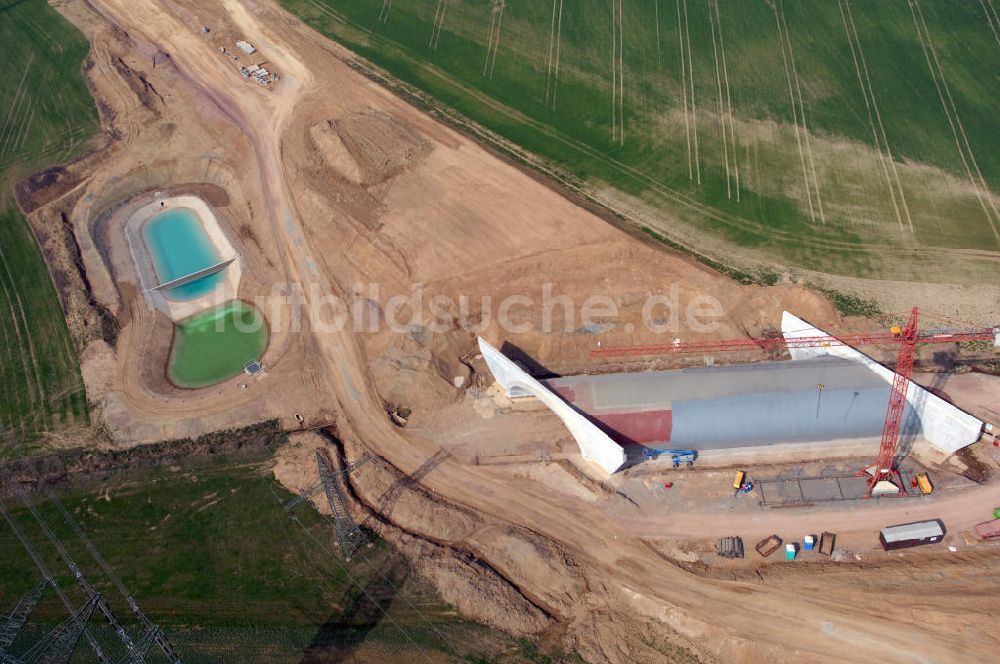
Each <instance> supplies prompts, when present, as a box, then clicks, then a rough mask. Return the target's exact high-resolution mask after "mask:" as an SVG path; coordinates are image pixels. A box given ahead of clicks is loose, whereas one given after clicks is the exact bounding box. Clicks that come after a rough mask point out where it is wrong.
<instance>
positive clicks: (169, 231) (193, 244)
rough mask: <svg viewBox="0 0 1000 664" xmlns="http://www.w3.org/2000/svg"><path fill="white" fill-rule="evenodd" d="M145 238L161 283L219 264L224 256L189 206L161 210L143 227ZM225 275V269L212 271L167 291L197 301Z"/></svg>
mask: <svg viewBox="0 0 1000 664" xmlns="http://www.w3.org/2000/svg"><path fill="white" fill-rule="evenodd" d="M142 237H143V240H144V241H145V243H146V247H147V248H148V249H149V253H150V255H151V256H152V258H153V265H154V267H155V269H156V276H157V278H158V279H159V283H161V284H162V283H166V282H168V281H173V280H174V279H180V278H181V277H186V276H188V275H189V274H193V273H195V272H197V271H199V270H204V269H205V268H208V267H212V266H213V265H217V264H218V263H220V262H221V261H222V260H223V259H222V257H221V256H219V253H218V252H217V251H216V249H215V246H214V245H213V244H212V241H211V239H209V237H208V234H207V233H206V232H205V229H204V227H203V226H202V224H201V220H200V219H198V215H197V214H195V212H194V211H193V210H190V209H188V208H182V207H179V208H172V209H170V210H165V211H163V212H160V213H159V214H157V215H156V216H154V217H153V218H152V219H150V220H149V221H148V222H146V224H145V226H144V227H143V229H142ZM224 276H225V270H221V271H219V272H216V273H215V274H210V275H207V276H204V277H201V278H200V279H196V280H195V281H192V282H189V283H186V284H184V285H182V286H175V287H174V288H170V289H168V290H167V291H166V292H165V295H166V296H167V297H169V298H170V299H171V300H180V301H184V300H193V299H195V298H198V297H201V296H202V295H206V294H208V293H211V292H212V289H214V288H215V287H216V286H217V285H218V284H219V283H221V282H222V280H223V279H224Z"/></svg>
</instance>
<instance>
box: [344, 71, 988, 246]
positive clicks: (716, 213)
mask: <svg viewBox="0 0 1000 664" xmlns="http://www.w3.org/2000/svg"><path fill="white" fill-rule="evenodd" d="M353 61H354V62H355V63H356V66H357V67H358V68H359V69H360V70H361V71H363V72H365V73H366V75H368V76H369V77H371V78H374V79H376V80H380V81H384V82H386V83H391V85H392V86H393V87H394V88H395V89H397V90H399V91H401V92H403V91H405V93H406V94H407V95H409V96H411V97H412V98H413V99H418V100H420V102H421V103H423V104H427V105H429V106H431V107H433V108H436V109H438V110H439V111H441V112H442V113H445V114H446V117H448V119H449V121H450V122H452V123H454V124H455V125H456V126H460V127H462V128H464V129H466V130H467V131H469V132H471V133H472V134H474V135H475V136H477V137H478V138H479V139H480V140H483V141H484V142H485V143H487V144H488V145H491V146H493V147H494V148H496V149H498V150H500V151H501V152H503V153H506V154H510V155H511V156H513V157H515V158H517V159H518V160H519V161H523V162H524V163H526V164H528V165H529V166H530V167H531V168H533V169H536V170H538V171H540V172H542V173H544V174H545V175H546V176H548V177H551V178H552V179H553V180H554V181H555V182H557V183H558V184H559V185H560V186H563V187H566V189H568V190H570V191H572V192H574V193H577V194H579V195H581V196H583V197H584V198H586V199H587V200H589V201H591V202H593V203H595V204H597V205H598V206H600V207H602V208H605V209H608V210H610V211H611V212H613V213H614V214H615V215H618V216H620V217H622V218H624V219H626V220H628V221H629V222H630V223H633V224H635V225H636V226H638V227H643V224H642V221H641V220H639V219H637V218H635V217H633V216H631V215H630V214H629V213H627V212H626V211H624V210H622V209H620V208H618V207H616V206H615V204H614V203H612V202H609V201H607V200H605V199H602V198H599V197H597V196H595V194H594V192H593V190H591V189H590V188H589V187H588V186H587V185H586V183H581V182H580V181H578V180H577V179H575V178H572V177H568V176H566V175H565V174H564V173H562V172H561V171H559V170H556V169H553V168H552V167H550V166H549V165H548V164H547V163H546V162H545V161H544V160H541V159H538V158H537V157H535V156H534V155H531V154H529V153H527V152H525V151H523V150H520V149H518V148H517V147H516V146H514V145H512V144H511V143H510V142H509V141H506V140H505V139H503V138H501V137H500V136H498V135H497V134H495V133H494V132H492V131H490V130H488V129H486V128H484V127H482V126H481V125H479V124H478V123H475V122H473V121H470V120H468V119H466V118H464V117H463V116H460V115H459V114H458V113H455V112H452V111H450V108H449V107H447V106H444V105H440V104H436V103H435V102H434V101H433V100H431V99H430V98H428V97H427V96H426V95H424V94H423V93H421V92H419V91H417V90H416V89H415V88H412V87H411V86H409V85H407V84H403V83H401V82H399V81H396V80H394V79H391V78H389V77H387V75H386V74H385V73H383V72H382V71H381V70H380V69H379V68H378V67H375V66H374V65H372V64H370V63H368V62H366V61H364V60H363V59H361V58H360V57H357V56H355V57H354V60H353ZM425 68H426V69H427V70H428V71H430V72H432V73H434V74H435V75H436V76H438V77H440V78H441V79H442V80H445V81H447V82H448V83H449V84H450V85H453V86H455V87H457V88H461V89H462V90H463V91H464V92H465V93H466V94H468V95H469V96H470V97H473V98H475V99H476V100H477V101H479V102H480V103H482V104H483V105H484V106H487V107H489V108H490V109H492V110H494V111H496V112H498V113H501V114H503V115H504V116H506V117H508V118H509V119H511V120H516V121H517V122H520V123H523V124H525V125H527V126H530V127H531V128H532V129H534V130H536V131H538V132H539V133H541V134H544V135H545V136H547V137H549V138H551V139H552V140H554V141H556V142H558V143H560V144H562V145H564V146H566V147H570V148H573V149H574V150H576V151H578V152H580V153H581V154H583V155H585V156H587V157H588V158H591V159H594V160H596V161H600V162H602V163H604V164H605V165H606V166H608V167H609V168H611V169H613V170H615V171H617V172H618V173H619V174H620V175H623V176H626V177H628V178H631V179H633V180H634V181H635V182H637V183H640V184H642V185H644V186H646V187H648V188H649V190H650V191H652V192H653V193H655V194H657V195H659V196H662V197H663V198H664V199H665V200H667V201H669V202H670V203H673V204H676V205H678V206H679V207H681V208H684V209H687V210H689V211H691V212H695V213H698V214H702V215H704V216H705V217H706V218H707V219H710V220H712V221H717V222H719V223H722V224H725V225H726V226H728V227H730V228H733V229H738V230H741V231H746V232H753V233H759V234H765V235H766V236H768V237H769V238H772V239H775V240H781V241H790V242H794V243H796V244H797V245H800V246H802V247H804V248H809V249H814V250H817V251H827V250H837V251H842V252H848V253H860V254H862V255H866V254H867V253H868V252H869V248H868V247H866V246H865V245H859V244H857V243H851V242H847V241H843V240H833V239H829V238H815V237H803V236H801V235H798V234H794V233H791V232H788V231H783V230H781V229H776V228H773V227H770V226H766V225H765V224H762V223H759V222H755V221H752V220H749V219H747V218H745V217H738V216H736V215H733V214H729V213H726V212H724V211H721V210H718V209H717V208H713V207H709V206H707V205H705V204H703V203H701V202H700V201H698V200H696V199H694V198H692V197H691V196H689V195H687V194H685V193H683V192H680V191H678V190H676V189H673V188H671V187H669V186H667V185H666V184H664V183H662V182H660V181H659V180H656V179H655V178H653V177H652V176H650V175H648V174H646V173H643V172H642V171H640V170H638V169H637V168H634V167H632V166H629V165H628V164H625V163H624V162H622V161H620V160H617V159H614V158H613V157H609V156H607V155H605V154H603V153H601V152H599V151H597V149H596V148H593V147H591V146H589V145H587V144H586V143H583V142H581V141H579V140H577V139H574V138H572V137H569V136H566V135H565V134H563V133H561V132H559V131H558V130H557V129H555V128H553V127H552V126H550V125H548V124H546V123H543V122H541V121H539V120H535V119H534V118H532V117H530V116H527V115H524V114H523V113H521V112H519V111H516V110H514V109H512V108H510V107H509V106H507V105H505V104H503V103H501V102H499V101H497V100H495V99H493V98H492V97H489V96H487V95H486V94H485V93H481V92H479V91H478V90H476V89H475V88H472V87H469V86H467V85H465V84H464V83H462V82H461V81H459V80H457V79H455V78H453V77H452V76H451V75H449V74H448V73H446V72H444V71H443V70H441V69H440V68H438V67H435V66H433V65H426V67H425ZM655 230H660V229H655ZM670 239H671V240H672V241H675V242H677V243H678V244H680V245H681V246H684V247H685V248H686V249H687V250H689V251H691V252H692V253H694V254H695V255H699V256H700V255H703V254H701V253H700V252H698V251H697V250H696V248H695V247H693V246H690V245H689V244H688V243H687V242H686V241H685V240H684V238H683V237H672V238H670ZM879 252H880V254H883V255H893V256H899V257H908V258H912V259H919V258H921V257H925V258H928V259H929V258H934V257H940V256H942V255H948V256H952V257H953V258H955V259H956V260H963V259H970V258H975V259H980V260H987V261H990V262H993V263H998V264H1000V253H998V252H996V251H991V250H984V249H954V248H949V247H926V246H925V247H920V246H907V247H901V246H892V245H888V246H880V247H879ZM706 257H708V256H706Z"/></svg>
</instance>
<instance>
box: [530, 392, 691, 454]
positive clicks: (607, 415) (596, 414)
mask: <svg viewBox="0 0 1000 664" xmlns="http://www.w3.org/2000/svg"><path fill="white" fill-rule="evenodd" d="M549 387H550V388H551V389H552V391H553V392H555V393H556V394H558V395H559V398H561V399H562V400H563V401H565V402H566V403H568V404H570V405H572V406H573V407H575V408H576V409H577V410H579V411H580V412H582V413H583V415H584V416H585V417H587V419H589V420H590V421H591V422H593V423H594V424H596V425H597V426H598V427H599V428H600V429H601V430H602V431H604V433H606V434H608V436H610V437H611V439H612V440H614V441H615V442H616V443H619V444H623V445H625V444H628V443H665V442H667V441H669V440H670V431H671V428H672V425H673V412H672V411H671V410H670V409H669V408H663V407H662V406H661V407H659V408H649V409H644V410H637V409H633V410H621V409H616V410H602V409H600V408H598V407H596V406H595V403H594V399H593V389H592V386H591V385H590V384H589V383H584V384H582V385H576V386H572V385H555V384H551V383H550V384H549Z"/></svg>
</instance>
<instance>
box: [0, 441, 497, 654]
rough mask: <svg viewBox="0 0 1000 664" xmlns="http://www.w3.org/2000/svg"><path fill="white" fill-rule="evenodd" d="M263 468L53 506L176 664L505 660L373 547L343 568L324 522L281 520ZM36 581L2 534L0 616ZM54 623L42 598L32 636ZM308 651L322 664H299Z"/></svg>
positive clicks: (98, 626) (75, 546)
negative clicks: (72, 521) (350, 658)
mask: <svg viewBox="0 0 1000 664" xmlns="http://www.w3.org/2000/svg"><path fill="white" fill-rule="evenodd" d="M270 463H271V461H270V458H269V457H268V456H267V455H265V454H261V453H259V452H258V453H254V455H253V456H250V457H248V456H247V455H241V457H230V458H221V459H217V460H215V461H202V462H199V463H198V464H196V465H192V464H188V465H185V466H184V467H183V468H177V467H174V468H173V469H171V470H168V469H157V470H143V471H128V472H120V473H118V474H116V475H114V476H112V477H108V478H102V479H101V480H100V482H99V483H98V482H95V486H93V487H90V488H87V487H78V488H76V489H70V490H64V491H62V492H61V498H60V499H61V501H62V503H63V504H64V505H65V507H66V509H67V510H68V511H70V512H71V513H72V514H73V515H74V516H75V518H76V519H77V520H78V521H79V523H80V525H81V527H82V528H83V530H84V531H85V532H86V533H87V534H88V536H89V538H90V539H91V540H92V541H93V542H94V544H95V545H96V546H97V547H98V548H99V550H100V552H101V554H102V555H103V557H104V558H105V559H106V560H107V562H108V564H109V565H110V566H111V567H112V568H113V569H114V570H115V572H116V574H117V575H118V576H119V577H120V578H121V579H122V582H123V583H124V584H125V585H126V587H127V589H128V591H129V592H130V593H131V594H132V595H133V596H134V597H135V598H136V599H137V600H138V601H139V603H140V606H141V607H142V609H143V611H144V612H145V613H147V614H148V615H149V616H150V617H151V618H152V619H153V620H155V621H156V622H158V623H159V624H161V625H162V626H163V627H164V628H165V629H166V630H167V632H168V633H169V634H170V637H171V640H172V641H174V642H175V645H176V646H177V647H178V648H180V649H181V652H182V655H183V659H184V661H185V662H250V661H254V662H300V661H339V660H337V659H336V658H334V659H330V658H329V657H330V655H329V650H330V648H335V649H339V651H340V652H341V653H342V654H343V655H345V658H346V653H349V652H351V651H353V650H355V649H358V648H361V647H363V648H364V652H366V653H369V654H372V653H383V654H384V655H385V656H384V658H383V659H381V660H374V658H373V659H372V660H371V661H387V662H388V661H402V660H404V659H412V660H414V661H416V660H421V659H423V658H422V657H421V651H426V652H435V651H437V652H445V653H450V654H452V655H455V658H454V661H458V660H459V658H460V657H463V656H466V655H476V656H479V655H483V654H491V653H496V652H498V651H499V652H503V651H505V650H508V649H511V648H514V647H516V644H515V643H514V642H513V640H511V639H509V638H507V637H504V636H502V635H499V634H497V633H495V632H492V631H491V630H488V629H487V628H485V627H482V626H480V625H477V624H475V623H468V622H464V621H461V620H460V619H459V618H458V617H457V615H456V614H455V612H454V609H452V608H451V607H449V606H448V605H446V604H443V603H442V602H441V601H440V600H439V599H437V598H436V595H435V594H434V593H433V591H432V590H430V589H429V588H428V587H427V585H426V584H425V583H423V582H421V581H420V580H419V579H418V578H417V577H415V576H414V575H413V574H412V572H411V571H410V569H409V568H408V566H407V565H406V563H405V561H404V560H403V559H401V558H400V557H399V556H397V555H396V554H394V553H393V552H392V550H391V548H389V547H388V546H386V545H385V544H384V543H382V542H381V541H379V542H378V543H377V544H376V545H375V546H374V548H372V549H364V550H363V551H362V552H361V553H360V554H359V555H358V556H357V557H356V558H355V559H354V560H352V561H351V562H350V563H346V564H345V563H343V561H342V558H341V557H340V555H339V553H337V549H336V548H335V546H334V542H335V538H334V536H333V527H332V524H331V523H330V522H329V521H328V520H326V519H325V518H323V517H321V516H320V515H319V514H318V513H317V512H316V511H315V509H313V508H312V506H310V505H301V506H299V507H298V508H297V509H296V510H295V514H296V516H297V518H298V519H299V521H298V522H296V521H294V520H293V519H292V518H290V517H289V515H288V514H286V513H285V511H284V510H283V509H282V501H285V500H288V499H290V498H291V497H292V494H290V493H288V492H287V491H285V490H284V489H282V488H281V486H280V485H278V484H277V483H276V482H275V481H274V479H273V477H272V476H271V474H270ZM5 502H6V503H7V506H8V508H9V509H10V510H11V513H12V514H13V516H14V518H15V520H16V521H17V523H18V524H19V525H20V527H21V529H22V531H23V532H24V534H25V535H26V536H27V537H28V538H30V539H31V541H32V542H33V543H34V545H35V547H36V549H37V550H38V551H39V554H40V555H41V556H42V558H43V560H44V561H45V562H46V564H47V565H48V566H49V568H50V569H51V570H53V572H54V573H56V572H58V573H57V574H56V576H57V577H58V582H59V584H60V586H61V587H62V588H63V589H64V591H65V592H66V594H67V596H68V597H70V599H71V601H73V602H76V603H80V604H82V602H83V594H82V592H81V591H80V590H79V589H78V588H77V587H76V585H75V583H74V581H73V578H72V576H71V575H70V574H69V572H68V570H67V569H66V566H65V565H63V564H62V563H61V562H60V560H59V558H58V555H57V553H56V551H55V549H54V548H53V547H52V546H51V545H50V544H49V543H48V542H47V540H46V539H45V536H44V535H43V533H42V532H41V529H40V528H39V526H38V524H37V523H36V522H35V521H34V520H33V519H32V517H31V516H30V514H29V513H28V512H27V511H26V510H25V509H23V507H21V506H20V505H19V503H18V502H17V500H14V499H7V500H6V501H5ZM36 504H37V506H38V509H39V511H40V513H41V514H42V515H43V518H44V519H45V520H46V522H47V523H48V525H49V527H50V528H51V530H52V531H53V532H54V533H55V534H56V536H57V537H59V538H60V540H61V541H62V542H63V544H64V546H65V547H66V548H67V550H68V551H69V554H70V556H71V557H72V558H73V559H74V561H75V562H76V563H77V564H79V565H80V567H81V568H82V569H83V570H84V573H85V574H87V576H88V579H89V580H91V582H92V583H93V584H94V585H95V587H96V588H97V589H98V590H100V591H101V592H103V593H105V595H106V597H107V601H108V602H109V605H110V606H111V608H112V610H113V611H115V613H116V615H118V616H119V617H120V618H121V619H123V620H125V619H126V618H128V620H129V621H130V622H128V623H126V624H127V628H128V629H129V630H130V631H132V632H133V633H134V632H139V631H141V630H140V628H139V627H138V626H136V625H135V624H134V621H133V620H132V619H131V617H130V612H129V611H128V609H127V607H126V605H125V602H124V600H123V599H122V597H121V595H120V594H119V593H118V592H117V591H116V590H115V588H114V586H112V584H111V582H110V581H109V580H108V579H107V578H106V576H105V575H104V574H102V573H101V571H100V568H99V567H98V566H97V565H96V563H94V561H93V559H92V558H91V557H90V556H89V555H88V553H87V551H86V549H85V548H84V546H83V545H82V544H81V542H80V541H79V540H78V539H77V538H76V537H75V536H74V535H73V531H72V530H71V528H70V527H69V526H68V525H67V524H66V522H65V520H64V519H63V518H62V516H61V515H60V513H59V512H58V511H57V509H56V508H55V506H54V505H53V504H51V503H49V502H47V501H45V499H44V496H42V497H40V498H38V499H37V500H36ZM15 508H17V509H15ZM38 579H39V575H38V573H37V571H36V569H35V567H34V566H33V564H32V562H31V559H30V558H29V557H28V556H27V554H26V553H24V551H23V550H22V548H21V545H20V544H19V542H18V541H17V539H15V537H14V535H13V533H12V531H11V529H10V528H9V527H8V526H7V524H6V523H5V522H3V521H2V520H0V611H4V612H6V611H7V610H9V607H11V606H12V605H13V604H14V603H15V602H16V601H17V599H18V597H20V596H21V595H23V594H25V593H27V592H28V591H29V590H30V589H31V588H32V587H33V586H34V584H35V583H37V582H38ZM64 617H65V615H64V611H63V609H62V608H61V606H60V605H59V604H58V602H57V601H56V600H55V596H54V594H52V593H49V596H48V599H47V600H46V601H45V602H44V603H43V604H42V605H40V607H39V610H38V612H37V613H36V614H35V616H34V618H33V620H34V621H36V622H39V623H40V625H39V627H37V628H36V630H35V633H37V634H40V633H42V632H43V631H44V624H43V623H44V622H47V621H52V622H58V621H59V620H61V619H62V618H64ZM92 624H93V626H94V630H95V634H97V638H98V639H99V640H100V642H101V643H102V644H104V645H105V646H106V648H107V650H108V652H109V653H111V654H112V660H113V661H119V658H120V657H121V656H123V654H124V652H123V648H122V646H121V645H120V643H117V642H116V641H117V639H116V637H115V636H114V634H113V633H111V632H110V631H109V630H107V629H106V623H105V622H104V621H103V620H102V619H101V618H99V617H96V616H95V618H94V619H93V622H92ZM24 642H25V643H30V642H31V639H30V638H25V639H24ZM81 649H86V646H85V645H83V646H81ZM310 651H319V652H324V653H327V658H326V659H323V658H319V657H318V658H317V659H315V660H310V659H308V658H305V659H303V655H304V654H308V653H309V652H310ZM79 661H86V658H84V659H80V660H79ZM150 661H157V662H159V661H165V660H162V658H160V657H156V658H151V659H150ZM365 661H370V660H367V659H366V660H365ZM435 661H439V660H435ZM476 661H493V660H490V659H484V660H476Z"/></svg>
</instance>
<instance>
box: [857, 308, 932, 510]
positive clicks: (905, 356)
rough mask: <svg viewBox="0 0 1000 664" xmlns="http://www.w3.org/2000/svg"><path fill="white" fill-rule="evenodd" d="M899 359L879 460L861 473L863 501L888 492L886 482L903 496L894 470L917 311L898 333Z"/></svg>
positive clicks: (914, 340)
mask: <svg viewBox="0 0 1000 664" xmlns="http://www.w3.org/2000/svg"><path fill="white" fill-rule="evenodd" d="M899 336H900V344H899V357H898V359H897V361H896V373H895V374H894V375H893V379H892V389H891V390H890V392H889V408H888V410H887V411H886V413H885V424H884V425H883V427H882V441H881V443H880V445H879V449H878V458H877V459H876V461H875V464H874V465H873V466H869V467H868V468H866V469H865V470H863V471H862V472H863V473H865V474H867V475H869V478H868V491H867V493H866V494H865V497H866V498H870V497H872V496H873V495H877V494H880V493H883V492H885V491H884V490H889V492H893V493H895V491H893V490H892V489H891V487H887V486H886V485H885V484H883V482H889V483H890V484H891V485H892V486H894V487H895V488H896V489H898V491H899V494H902V495H906V487H905V486H903V482H902V480H901V479H900V477H899V471H898V470H897V469H896V447H897V445H898V443H899V429H900V425H901V424H902V421H903V413H904V412H905V411H906V392H907V390H908V389H909V387H910V375H911V374H912V373H913V360H914V357H915V356H916V353H917V341H918V338H917V308H916V307H914V308H913V311H912V312H911V313H910V320H909V321H907V323H906V327H905V328H903V330H902V331H901V332H900V335H899Z"/></svg>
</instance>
